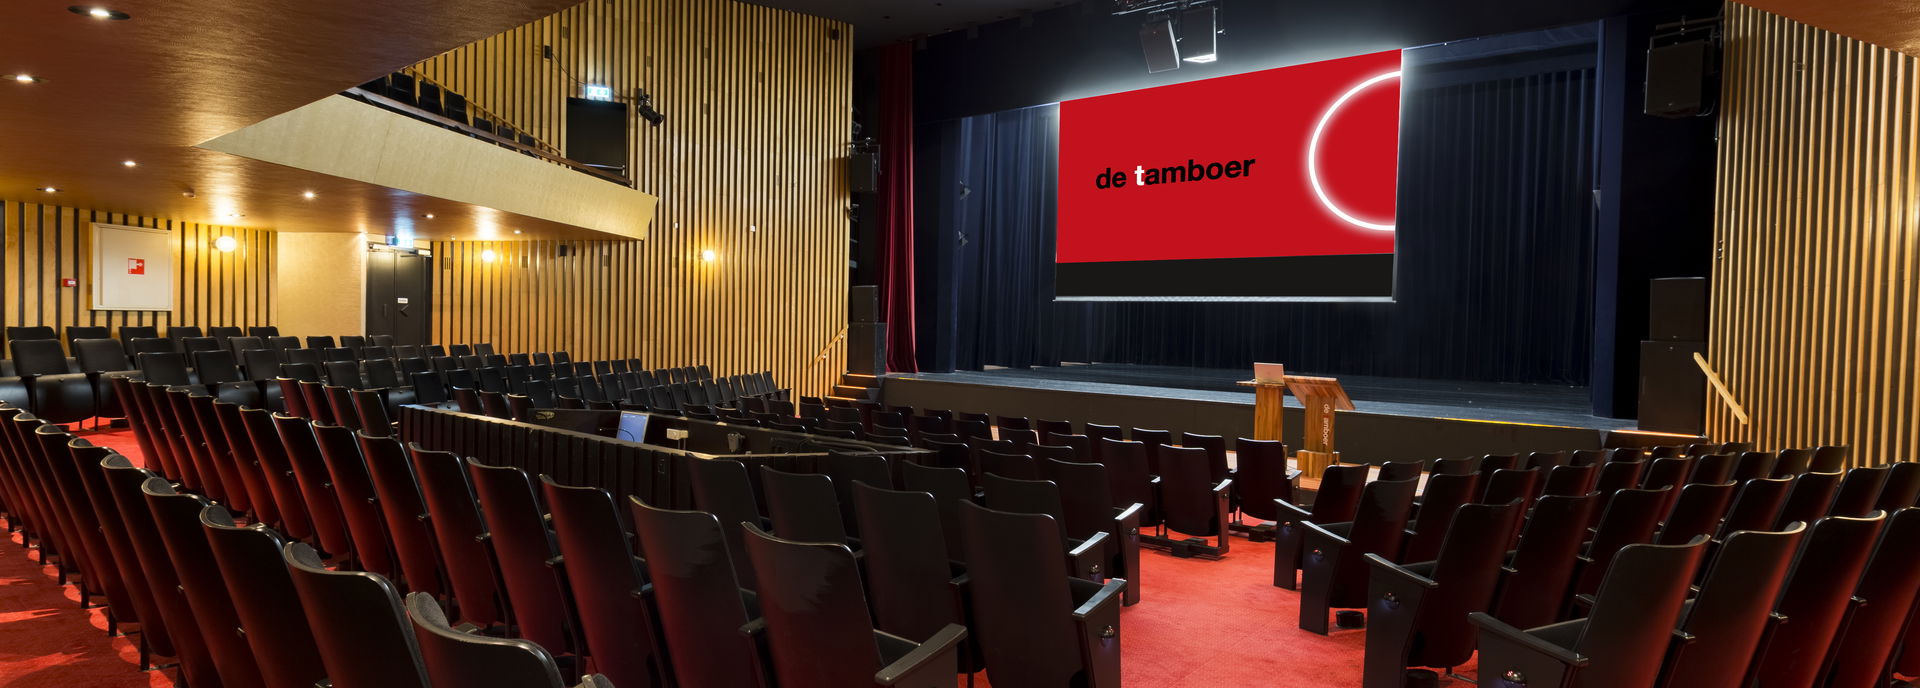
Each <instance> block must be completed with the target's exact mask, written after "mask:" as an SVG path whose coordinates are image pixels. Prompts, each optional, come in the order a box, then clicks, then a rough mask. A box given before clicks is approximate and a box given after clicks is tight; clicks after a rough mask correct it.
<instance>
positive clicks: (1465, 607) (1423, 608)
mask: <svg viewBox="0 0 1920 688" xmlns="http://www.w3.org/2000/svg"><path fill="white" fill-rule="evenodd" d="M1732 456H1734V455H1726V454H1721V455H1706V456H1695V457H1666V458H1652V459H1647V458H1642V457H1639V456H1638V452H1614V453H1612V455H1610V456H1608V457H1606V458H1608V459H1614V460H1607V461H1604V462H1603V463H1600V464H1586V465H1579V464H1575V463H1571V462H1570V463H1566V464H1560V465H1552V466H1551V467H1546V466H1541V465H1530V466H1529V467H1526V468H1521V467H1519V466H1518V465H1515V466H1514V467H1511V468H1495V469H1493V470H1492V471H1491V473H1490V477H1491V483H1492V484H1491V485H1490V486H1489V487H1488V488H1487V489H1486V490H1484V491H1482V490H1479V489H1477V485H1476V484H1477V483H1479V482H1481V479H1482V475H1481V474H1480V473H1479V472H1478V471H1454V472H1447V473H1439V472H1436V473H1431V474H1428V475H1426V476H1425V478H1426V481H1425V490H1424V493H1423V494H1422V495H1420V496H1419V497H1418V498H1416V496H1415V485H1416V482H1417V480H1418V478H1419V477H1420V476H1419V474H1418V473H1414V474H1411V475H1408V474H1401V475H1386V473H1387V472H1386V471H1382V473H1383V475H1382V478H1383V479H1381V480H1374V481H1367V480H1366V474H1367V470H1366V467H1362V466H1335V467H1331V468H1329V469H1328V473H1327V475H1326V476H1325V477H1324V478H1323V481H1322V485H1321V489H1320V491H1319V494H1318V495H1317V497H1316V502H1315V504H1313V505H1312V507H1311V509H1308V508H1306V507H1302V506H1300V505H1293V504H1282V505H1281V506H1282V508H1283V509H1286V510H1289V511H1291V512H1293V513H1295V514H1296V518H1295V519H1293V520H1285V521H1283V522H1282V523H1281V524H1280V526H1279V528H1278V542H1279V544H1280V548H1279V549H1278V550H1277V551H1276V563H1275V582H1276V584H1281V585H1283V587H1292V586H1291V584H1292V583H1293V582H1294V579H1295V575H1294V573H1293V572H1294V570H1295V569H1296V568H1297V569H1298V570H1299V588H1300V589H1301V603H1300V626H1301V627H1302V628H1305V629H1308V630H1313V631H1316V632H1320V633H1325V632H1326V631H1327V615H1328V612H1329V611H1330V610H1331V609H1338V608H1360V607H1364V608H1366V609H1367V612H1368V616H1369V619H1368V631H1367V659H1366V679H1365V685H1366V686H1367V687H1368V688H1386V687H1389V686H1394V687H1397V686H1400V685H1402V684H1403V683H1402V682H1403V680H1404V677H1405V671H1404V667H1408V666H1423V667H1434V668H1440V669H1445V670H1448V671H1450V670H1451V667H1453V666H1457V665H1459V664H1462V663H1465V662H1466V660H1467V659H1468V658H1470V657H1471V656H1472V654H1473V652H1474V650H1475V649H1476V645H1475V643H1474V638H1475V629H1476V628H1479V629H1481V631H1482V632H1483V633H1486V634H1488V635H1482V636H1480V638H1481V641H1480V643H1479V645H1478V646H1477V649H1479V650H1480V651H1481V653H1482V655H1481V659H1480V671H1481V675H1482V676H1508V677H1509V678H1508V680H1509V682H1514V681H1513V679H1512V678H1511V676H1512V675H1518V676H1523V677H1528V678H1527V679H1524V680H1523V681H1521V682H1526V681H1539V682H1540V683H1539V685H1662V686H1665V685H1685V686H1693V685H1695V684H1698V683H1703V682H1704V683H1706V684H1708V685H1725V686H1729V687H1731V686H1736V685H1744V684H1743V683H1741V679H1742V678H1743V677H1747V676H1752V675H1758V674H1755V673H1753V672H1765V675H1767V676H1769V677H1770V678H1769V680H1768V681H1766V682H1765V684H1766V685H1775V683H1774V681H1773V680H1772V678H1771V677H1773V676H1775V675H1785V676H1796V677H1803V678H1804V679H1805V681H1804V682H1800V681H1786V682H1783V683H1779V684H1778V685H1814V684H1813V683H1812V681H1813V679H1814V678H1816V677H1822V676H1838V675H1839V674H1838V673H1834V671H1835V670H1833V669H1831V664H1830V662H1831V656H1839V655H1846V656H1849V657H1851V658H1853V659H1855V660H1858V661H1861V662H1864V663H1865V665H1868V666H1883V665H1886V664H1887V663H1888V662H1889V661H1890V652H1891V651H1892V647H1893V643H1894V642H1895V641H1897V640H1898V636H1899V635H1900V633H1901V632H1902V630H1901V629H1903V628H1904V624H1905V623H1906V620H1905V617H1906V615H1907V614H1908V610H1909V609H1910V608H1911V607H1910V602H1911V601H1912V598H1913V594H1914V588H1915V587H1916V586H1920V559H1914V558H1911V557H1908V558H1906V559H1900V560H1899V561H1900V562H1902V563H1894V562H1895V559H1894V558H1893V557H1894V556H1895V555H1893V554H1892V553H1891V551H1890V550H1886V549H1884V548H1883V549H1882V550H1881V551H1883V552H1887V554H1885V555H1875V556H1874V559H1875V561H1885V562H1886V566H1887V567H1888V568H1887V569H1886V570H1885V571H1883V572H1882V573H1880V574H1878V575H1877V576H1875V575H1869V576H1868V577H1867V578H1865V579H1863V578H1861V569H1860V568H1858V565H1859V564H1861V562H1865V561H1866V560H1867V557H1868V554H1869V553H1870V552H1871V551H1873V548H1874V542H1875V540H1874V537H1873V536H1872V535H1867V536H1864V537H1863V536H1862V535H1861V532H1860V529H1862V528H1872V529H1874V530H1875V531H1876V532H1877V530H1878V528H1879V527H1880V526H1879V525H1878V523H1879V522H1881V521H1884V520H1886V518H1887V514H1894V515H1895V518H1894V520H1893V521H1892V523H1893V524H1895V525H1890V526H1889V527H1890V528H1896V530H1897V532H1905V531H1904V529H1906V528H1915V527H1920V515H1912V516H1909V515H1902V514H1905V513H1907V512H1911V511H1913V509H1912V508H1911V507H1913V506H1914V505H1915V500H1916V497H1917V496H1920V464H1911V463H1906V464H1898V465H1896V466H1892V467H1888V466H1877V467H1867V468H1856V469H1853V470H1851V471H1848V472H1846V473H1844V474H1843V473H1839V472H1833V473H1825V472H1817V471H1816V472H1807V473H1802V474H1798V475H1790V476H1780V477H1773V476H1774V474H1773V473H1772V472H1771V470H1772V469H1773V468H1774V467H1773V466H1752V465H1750V466H1748V467H1745V468H1744V469H1743V471H1744V472H1745V473H1747V475H1746V476H1745V477H1740V478H1738V480H1737V481H1736V477H1735V476H1734V475H1733V474H1732V471H1731V470H1729V469H1730V468H1731V467H1734V466H1736V465H1737V464H1739V463H1740V462H1739V461H1737V460H1735V461H1729V460H1726V459H1719V458H1715V457H1732ZM1741 456H1746V455H1745V454H1743V455H1741ZM1502 458H1504V457H1502ZM1482 461H1483V462H1485V461H1486V459H1483V460H1482ZM1495 463H1500V461H1499V460H1498V459H1495ZM1528 463H1529V464H1533V463H1534V461H1533V460H1532V459H1530V460H1529V462H1528ZM1750 463H1757V462H1750ZM1510 465H1511V464H1510ZM1440 467H1445V464H1442V466H1440ZM1543 468H1544V471H1543ZM1789 469H1791V467H1790V466H1789ZM1542 472H1544V473H1546V477H1545V478H1544V479H1543V478H1541V477H1540V476H1539V474H1540V473H1542ZM1385 478H1392V479H1385ZM1542 485H1546V486H1547V487H1545V488H1544V489H1542V488H1540V487H1539V486H1542ZM1536 490H1537V491H1536ZM1903 520H1912V521H1913V522H1912V523H1911V524H1910V525H1898V524H1900V523H1902V522H1903ZM1866 523H1874V524H1875V525H1871V526H1868V525H1862V524H1866ZM1808 524H1812V525H1811V526H1809V525H1808ZM1436 528H1437V529H1438V530H1437V532H1439V533H1441V534H1442V535H1441V536H1440V537H1439V538H1434V539H1431V540H1428V542H1431V543H1433V544H1432V545H1428V546H1423V545H1421V544H1420V543H1421V542H1422V539H1423V535H1425V534H1428V533H1432V532H1436V531H1435V530H1434V529H1436ZM1803 531H1805V532H1806V536H1807V537H1808V543H1807V545H1806V546H1804V547H1803V546H1801V545H1800V544H1799V543H1800V539H1801V537H1802V534H1803ZM1889 537H1892V534H1891V533H1890V534H1889ZM1883 541H1884V540H1883ZM1290 543H1291V544H1290ZM1516 543H1517V544H1516ZM1816 544H1818V546H1817V547H1816V546H1815V545H1816ZM1809 551H1812V552H1826V553H1827V554H1825V555H1823V554H1819V553H1815V554H1808V553H1807V552H1809ZM1689 552H1690V553H1689ZM1796 552H1799V553H1800V554H1799V555H1798V559H1794V557H1795V556H1796ZM1842 552H1844V554H1843V553H1842ZM1831 555H1839V556H1831ZM1628 562H1634V563H1628ZM1790 562H1797V563H1793V564H1792V569H1791V570H1792V571H1793V573H1792V575H1791V576H1786V575H1785V574H1786V573H1787V572H1788V571H1789V566H1788V565H1789V563H1790ZM1848 562H1852V564H1849V563H1848ZM1703 565H1704V566H1705V567H1706V568H1701V567H1702V566H1703ZM1702 572H1704V576H1703V575H1700V574H1701V573H1702ZM1769 572H1772V573H1769ZM1889 578H1895V579H1898V580H1899V581H1902V582H1893V583H1888V582H1886V581H1887V579H1889ZM1783 580H1785V581H1787V582H1786V583H1785V587H1784V588H1783V587H1781V586H1782V585H1783V583H1782V581H1783ZM1855 581H1858V586H1857V587H1856V585H1855ZM1869 581H1875V582H1873V583H1871V584H1870V583H1869ZM1835 582H1837V584H1834V585H1828V584H1830V583H1835ZM1695 584H1699V588H1698V589H1697V590H1691V591H1690V590H1689V587H1690V586H1693V585H1695ZM1676 586H1677V591H1676ZM1869 588H1871V589H1869ZM1783 590H1784V592H1782V591H1783ZM1834 590H1838V591H1840V592H1839V593H1834V592H1833V591H1834ZM1848 590H1856V593H1855V594H1856V595H1857V596H1859V598H1860V599H1880V600H1893V602H1892V604H1894V605H1898V607H1899V610H1900V611H1899V612H1898V613H1896V614H1894V616H1898V617H1901V618H1900V620H1899V621H1897V622H1891V625H1889V624H1888V623H1879V624H1878V625H1875V626H1872V627H1853V626H1846V627H1845V628H1848V629H1850V632H1849V633H1848V635H1847V638H1846V639H1845V640H1840V641H1836V642H1834V643H1831V644H1829V642H1828V638H1826V636H1828V635H1831V634H1833V633H1834V630H1835V629H1836V628H1842V627H1841V626H1832V625H1829V624H1828V621H1830V620H1831V618H1833V616H1832V615H1834V614H1841V613H1843V612H1844V611H1845V610H1844V609H1842V606H1844V605H1841V606H1836V605H1837V604H1838V601H1839V600H1840V599H1841V598H1844V597H1845V594H1844V593H1845V591H1848ZM1636 591H1638V592H1636ZM1776 594H1779V595H1780V596H1781V597H1780V600H1781V601H1780V603H1779V605H1777V606H1768V605H1755V604H1752V601H1753V600H1771V599H1774V598H1775V595H1776ZM1688 599H1692V602H1689V603H1688V606H1687V607H1685V608H1686V609H1691V610H1693V612H1692V613H1691V614H1689V615H1686V616H1679V615H1678V613H1679V612H1678V610H1679V609H1681V607H1679V606H1677V605H1679V604H1680V602H1681V601H1684V600H1688ZM1668 602H1671V603H1672V604H1671V605H1669V604H1668ZM1769 612H1776V613H1775V614H1774V615H1772V616H1769ZM1790 612H1791V613H1790ZM1791 618H1799V619H1801V621H1800V622H1795V623H1789V624H1787V625H1785V626H1779V624H1780V622H1781V621H1785V620H1790V619H1791ZM1776 626H1778V627H1777V628H1776ZM1519 629H1530V630H1525V631H1521V630H1519ZM1669 631H1671V633H1669ZM1762 631H1764V634H1763V633H1762ZM1803 633H1804V634H1809V635H1802V634H1803ZM1763 636H1764V637H1766V638H1771V640H1770V641H1764V642H1763V640H1762V638H1763ZM1668 638H1674V639H1675V640H1674V642H1673V643H1671V645H1672V647H1671V648H1670V647H1668V645H1669V643H1668V640H1667V639H1668ZM1649 639H1651V640H1649ZM1556 643H1557V645H1556ZM1553 647H1560V648H1562V649H1561V650H1559V651H1555V650H1552V649H1550V648H1553ZM1808 647H1812V648H1813V652H1812V654H1811V655H1807V654H1806V653H1805V652H1804V651H1803V649H1804V648H1808ZM1583 652H1584V653H1586V657H1590V658H1591V659H1590V660H1589V659H1587V658H1583V657H1582V653H1583ZM1530 653H1531V654H1530ZM1823 653H1825V654H1823ZM1823 658H1826V659H1823ZM1589 666H1591V667H1592V668H1595V669H1599V670H1598V671H1594V672H1592V675H1591V676H1589V677H1584V678H1580V679H1578V680H1577V681H1574V680H1573V679H1570V678H1569V679H1567V680H1568V681H1570V682H1563V681H1562V680H1561V679H1562V678H1564V677H1571V676H1573V675H1574V674H1577V673H1579V672H1580V671H1581V670H1582V668H1583V667H1589ZM1509 670H1511V671H1513V672H1517V673H1515V674H1511V675H1509V674H1507V673H1506V672H1507V671H1509ZM1868 673H1872V672H1868ZM1656 678H1657V679H1658V682H1657V683H1656V682H1655V679H1656ZM1589 681H1592V682H1591V683H1590V682H1589ZM1821 685H1827V684H1821ZM1835 685H1861V686H1865V685H1869V684H1867V683H1856V682H1853V680H1851V679H1850V680H1849V681H1846V682H1840V683H1836V684H1835ZM1878 685H1884V683H1882V684H1878Z"/></svg>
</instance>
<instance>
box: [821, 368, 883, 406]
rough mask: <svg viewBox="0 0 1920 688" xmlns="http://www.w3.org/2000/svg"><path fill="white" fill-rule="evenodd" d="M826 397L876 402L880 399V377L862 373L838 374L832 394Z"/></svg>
mask: <svg viewBox="0 0 1920 688" xmlns="http://www.w3.org/2000/svg"><path fill="white" fill-rule="evenodd" d="M828 398H830V399H844V400H847V401H856V400H865V401H873V402H878V401H880V378H879V377H878V376H874V375H865V374H862V373H843V374H841V375H840V382H839V383H838V384H835V385H834V386H833V394H831V395H829V396H828Z"/></svg>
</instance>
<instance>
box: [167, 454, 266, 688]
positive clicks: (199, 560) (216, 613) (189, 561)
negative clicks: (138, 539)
mask: <svg viewBox="0 0 1920 688" xmlns="http://www.w3.org/2000/svg"><path fill="white" fill-rule="evenodd" d="M140 491H141V493H142V495H143V496H144V497H145V501H146V503H147V511H148V513H149V514H150V516H149V517H150V518H152V519H153V525H154V528H155V529H156V530H158V531H159V534H160V541H161V542H162V543H163V544H164V545H165V546H166V551H167V554H168V555H169V558H170V559H172V565H173V570H174V573H175V574H176V575H177V576H178V577H179V581H180V590H181V593H182V594H184V595H186V598H187V603H188V604H190V605H192V606H193V616H194V619H195V623H196V625H198V626H199V628H200V634H201V636H202V637H203V638H205V640H206V643H207V648H208V649H209V650H210V651H211V652H212V653H213V662H214V665H215V666H217V667H219V668H220V678H221V681H222V683H225V684H231V685H259V684H260V681H261V680H262V679H261V673H260V666H259V665H258V664H257V663H256V661H255V659H254V653H253V648H252V647H251V646H250V645H249V643H248V641H247V637H246V635H245V634H243V633H242V632H241V626H240V617H239V615H238V614H237V613H236V612H235V611H234V606H233V598H232V596H231V595H230V593H229V592H228V591H227V583H226V581H225V580H224V579H222V578H221V577H220V576H221V574H220V565H219V564H218V563H217V562H215V561H214V558H213V550H211V549H210V548H209V547H208V546H207V538H206V535H205V534H204V533H203V532H202V531H201V528H200V512H201V511H202V510H204V509H206V508H208V507H210V506H212V504H210V503H209V502H207V500H206V499H204V498H201V497H200V496H198V495H191V494H181V493H179V492H175V491H174V489H173V485H172V484H170V483H168V482H167V479H166V478H160V477H153V478H148V479H147V480H146V481H145V482H144V483H142V484H141V486H140Z"/></svg>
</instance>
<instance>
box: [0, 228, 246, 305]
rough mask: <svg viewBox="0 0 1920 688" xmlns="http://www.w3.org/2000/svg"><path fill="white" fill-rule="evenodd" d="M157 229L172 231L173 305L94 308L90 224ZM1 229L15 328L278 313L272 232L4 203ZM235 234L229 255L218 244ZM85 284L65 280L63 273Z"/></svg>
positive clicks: (4, 283) (0, 273)
mask: <svg viewBox="0 0 1920 688" xmlns="http://www.w3.org/2000/svg"><path fill="white" fill-rule="evenodd" d="M93 222H104V223H109V224H120V225H131V226H135V227H152V228H157V229H165V230H169V231H171V232H173V236H172V238H171V239H170V241H171V242H172V243H173V244H174V247H175V254H174V256H175V260H176V261H177V262H176V263H175V268H176V279H177V280H178V282H177V284H175V285H174V310H173V311H172V312H167V311H96V310H93V308H92V304H93V281H92V280H93V274H92V273H93V244H92V241H93V237H92V231H91V223H93ZM0 228H4V230H5V233H6V249H5V253H4V254H3V255H0V301H4V313H5V316H4V317H5V323H6V325H8V326H22V325H46V326H49V327H53V328H54V329H56V330H61V329H64V328H65V327H68V326H72V325H97V326H104V327H108V328H112V331H113V332H114V333H115V336H118V332H119V328H120V327H121V326H123V325H153V326H158V327H159V328H161V331H162V332H163V333H164V332H165V330H166V328H168V327H170V326H173V325H198V326H200V327H202V328H205V327H213V326H222V325H233V326H239V327H247V326H251V325H270V324H272V323H273V317H274V305H273V297H274V278H273V269H274V240H275V236H274V233H273V232H271V231H267V230H262V229H248V228H241V227H226V226H219V225H208V224H200V223H197V222H182V221H178V220H169V219H163V218H152V217H142V216H138V215H126V214H122V213H109V212H102V211H96V210H83V209H79V208H66V207H61V206H56V205H46V204H42V203H22V202H16V201H0ZM222 236H231V237H233V238H234V239H235V240H237V241H238V242H239V246H238V247H237V248H235V249H234V250H233V251H232V252H222V251H219V250H217V249H215V248H214V247H213V242H214V241H215V240H216V239H218V238H219V237H222ZM68 277H71V278H74V279H75V280H77V282H78V284H77V285H76V286H72V287H62V286H60V280H61V279H63V278H68Z"/></svg>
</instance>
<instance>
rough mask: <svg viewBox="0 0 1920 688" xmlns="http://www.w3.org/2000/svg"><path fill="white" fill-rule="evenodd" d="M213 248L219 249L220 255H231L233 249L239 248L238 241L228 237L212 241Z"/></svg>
mask: <svg viewBox="0 0 1920 688" xmlns="http://www.w3.org/2000/svg"><path fill="white" fill-rule="evenodd" d="M213 247H214V248H217V249H220V252H221V253H232V252H233V250H234V249H236V248H240V241H239V240H238V239H235V238H233V237H230V236H223V237H220V238H218V239H214V240H213Z"/></svg>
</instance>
